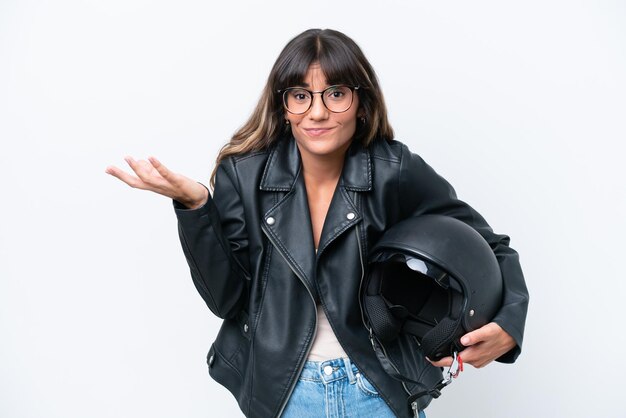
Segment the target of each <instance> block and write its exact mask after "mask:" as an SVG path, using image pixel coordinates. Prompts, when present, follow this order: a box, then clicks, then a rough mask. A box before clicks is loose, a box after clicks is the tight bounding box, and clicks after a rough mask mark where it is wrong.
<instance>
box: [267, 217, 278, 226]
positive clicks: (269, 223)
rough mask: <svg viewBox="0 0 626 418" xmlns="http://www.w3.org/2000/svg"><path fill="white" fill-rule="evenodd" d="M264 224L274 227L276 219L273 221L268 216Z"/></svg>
mask: <svg viewBox="0 0 626 418" xmlns="http://www.w3.org/2000/svg"><path fill="white" fill-rule="evenodd" d="M265 222H267V224H268V225H274V223H275V222H276V219H274V218H273V217H271V216H269V217H268V218H267V219H266V220H265Z"/></svg>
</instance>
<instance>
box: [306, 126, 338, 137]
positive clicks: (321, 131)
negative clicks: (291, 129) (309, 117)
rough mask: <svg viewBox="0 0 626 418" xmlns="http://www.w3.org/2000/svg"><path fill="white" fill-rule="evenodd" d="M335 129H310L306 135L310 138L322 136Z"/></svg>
mask: <svg viewBox="0 0 626 418" xmlns="http://www.w3.org/2000/svg"><path fill="white" fill-rule="evenodd" d="M332 129H333V128H310V129H305V131H306V133H307V134H308V135H310V136H320V135H324V134H325V133H327V132H330V131H331V130H332Z"/></svg>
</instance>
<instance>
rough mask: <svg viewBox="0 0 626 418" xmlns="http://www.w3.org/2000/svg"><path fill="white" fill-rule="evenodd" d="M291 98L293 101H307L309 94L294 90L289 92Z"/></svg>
mask: <svg viewBox="0 0 626 418" xmlns="http://www.w3.org/2000/svg"><path fill="white" fill-rule="evenodd" d="M291 97H292V98H293V99H294V100H298V101H304V100H308V98H309V94H308V93H307V92H306V91H302V90H296V91H292V92H291Z"/></svg>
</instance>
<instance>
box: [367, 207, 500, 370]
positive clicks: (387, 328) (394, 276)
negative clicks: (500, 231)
mask: <svg viewBox="0 0 626 418" xmlns="http://www.w3.org/2000/svg"><path fill="white" fill-rule="evenodd" d="M370 254H371V255H370V260H369V261H370V263H369V272H368V275H367V277H366V281H365V286H364V294H363V295H362V297H363V302H364V303H363V305H364V308H365V309H364V311H365V315H366V317H367V318H366V322H368V323H369V327H370V332H371V333H372V334H373V336H374V337H376V338H377V339H378V340H379V341H380V342H383V343H384V342H386V341H391V340H394V339H395V338H396V337H397V336H398V334H399V333H408V334H411V335H414V336H415V337H417V339H418V341H419V343H420V345H421V349H422V351H423V352H424V354H425V355H426V356H427V357H428V358H430V359H431V360H439V359H440V358H443V357H446V356H450V355H452V354H453V353H454V352H460V351H461V350H463V348H464V347H463V345H462V344H461V343H460V338H461V337H462V336H463V335H464V334H465V333H467V332H470V331H473V330H475V329H477V328H480V327H481V326H483V325H485V324H487V323H488V322H490V321H491V319H492V318H493V316H494V315H495V313H496V311H497V310H498V309H499V308H500V305H501V303H502V276H501V273H500V267H499V265H498V261H497V259H496V257H495V254H494V253H493V251H492V250H491V248H490V247H489V244H487V242H486V241H485V240H484V239H483V237H482V236H481V235H480V234H479V233H478V232H477V231H476V230H474V229H473V228H472V227H470V226H469V225H467V224H465V223H463V222H462V221H459V220H457V219H455V218H451V217H448V216H441V215H423V216H419V217H413V218H408V219H406V220H404V221H401V222H399V223H398V224H396V225H394V226H393V227H392V228H390V229H388V230H387V231H386V232H385V233H384V234H383V236H382V237H381V239H380V240H379V241H378V242H377V243H376V245H375V246H374V248H373V249H372V251H371V253H370Z"/></svg>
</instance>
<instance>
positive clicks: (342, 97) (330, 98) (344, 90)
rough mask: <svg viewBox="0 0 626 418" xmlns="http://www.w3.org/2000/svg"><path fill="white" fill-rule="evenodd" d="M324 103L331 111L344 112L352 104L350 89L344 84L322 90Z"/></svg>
mask: <svg viewBox="0 0 626 418" xmlns="http://www.w3.org/2000/svg"><path fill="white" fill-rule="evenodd" d="M324 104H325V105H326V107H327V108H328V110H330V111H331V112H345V111H346V110H348V109H349V108H350V105H352V90H351V89H350V88H349V87H345V86H335V87H330V88H329V89H327V90H325V91H324Z"/></svg>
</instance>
